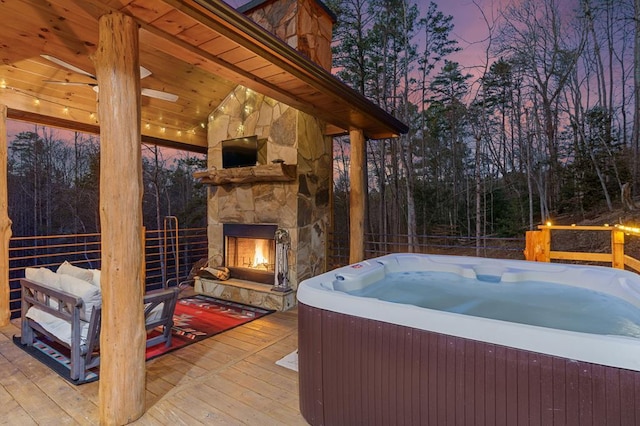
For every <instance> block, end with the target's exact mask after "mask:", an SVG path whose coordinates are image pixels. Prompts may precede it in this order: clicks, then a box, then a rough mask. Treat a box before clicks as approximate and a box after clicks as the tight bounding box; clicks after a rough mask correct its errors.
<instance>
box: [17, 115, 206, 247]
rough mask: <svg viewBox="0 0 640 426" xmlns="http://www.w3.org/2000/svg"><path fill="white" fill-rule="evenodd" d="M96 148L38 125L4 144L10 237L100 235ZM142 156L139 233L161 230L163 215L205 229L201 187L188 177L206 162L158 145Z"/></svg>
mask: <svg viewBox="0 0 640 426" xmlns="http://www.w3.org/2000/svg"><path fill="white" fill-rule="evenodd" d="M67 135H72V136H71V137H70V138H69V137H68V136H67ZM99 148H100V146H99V142H98V138H97V137H96V136H94V135H87V134H83V133H77V132H73V133H72V132H61V131H59V130H57V129H53V128H48V127H42V126H37V125H34V126H33V130H30V131H22V132H20V133H18V134H16V135H15V137H13V138H12V139H11V140H9V161H8V186H9V215H10V217H11V219H12V221H13V224H12V230H13V235H14V237H19V236H40V235H64V234H83V233H94V232H99V231H100V221H99V219H100V212H99V210H98V204H99V181H100V150H99ZM142 154H143V162H142V170H143V172H142V176H143V184H144V196H143V223H144V226H145V227H146V228H147V229H152V230H155V229H162V228H163V220H164V217H165V216H176V217H177V218H178V222H179V224H180V227H181V228H192V227H204V226H206V217H207V213H206V187H205V186H204V185H202V184H200V183H199V182H198V181H197V180H196V179H194V178H193V172H194V171H196V170H202V169H203V168H206V160H205V159H204V156H202V155H198V154H190V153H186V152H180V153H173V152H171V150H167V149H162V148H159V147H157V146H155V145H143V146H142ZM174 154H175V155H174Z"/></svg>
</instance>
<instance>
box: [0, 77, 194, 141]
mask: <svg viewBox="0 0 640 426" xmlns="http://www.w3.org/2000/svg"><path fill="white" fill-rule="evenodd" d="M0 89H5V90H11V91H13V92H15V93H18V94H20V95H22V96H27V97H29V98H32V99H33V104H34V105H36V106H40V104H41V102H46V103H47V104H50V105H55V106H58V107H61V108H62V111H63V113H64V114H69V113H70V111H71V110H72V109H73V110H74V111H80V112H83V113H86V114H87V115H88V116H89V119H91V120H93V121H95V122H97V114H96V113H95V112H94V111H90V110H86V109H83V108H77V107H73V108H70V107H69V106H68V105H66V104H63V103H61V102H58V101H56V100H51V99H40V97H39V96H36V95H34V94H33V93H30V92H28V91H25V90H22V89H19V88H17V87H12V86H8V85H7V84H6V80H4V79H0ZM199 127H201V128H203V129H206V124H205V123H199V124H197V125H196V126H194V127H192V128H190V129H184V128H178V127H172V126H167V125H163V126H159V127H158V129H159V131H160V132H162V133H166V131H167V129H171V130H175V131H176V134H177V135H178V136H183V135H184V134H187V135H195V134H196V130H197V129H198V128H199ZM144 128H145V129H147V130H153V129H152V125H151V124H150V123H149V122H146V123H145V125H144Z"/></svg>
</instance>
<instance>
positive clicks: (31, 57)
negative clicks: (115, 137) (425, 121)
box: [0, 0, 406, 152]
mask: <svg viewBox="0 0 640 426" xmlns="http://www.w3.org/2000/svg"><path fill="white" fill-rule="evenodd" d="M113 11H120V12H122V13H126V14H128V15H131V16H133V17H134V18H135V19H136V20H137V22H138V23H139V25H140V64H141V66H143V67H145V68H146V69H148V70H149V71H151V75H149V76H148V77H146V78H144V79H143V80H142V81H141V85H142V87H143V88H147V89H153V90H157V91H163V92H168V93H171V94H175V95H177V96H178V100H177V101H176V102H169V101H166V100H161V99H156V98H151V97H147V96H142V133H143V138H145V139H146V140H150V141H155V142H159V143H161V144H165V145H173V146H178V147H182V148H186V149H190V150H194V151H200V152H204V151H205V148H206V146H207V139H206V129H205V127H206V123H207V120H208V116H209V114H210V113H211V112H212V111H214V110H215V109H216V108H217V106H218V105H220V104H221V103H222V101H223V100H224V99H225V98H226V96H228V95H229V93H230V92H231V91H232V90H233V88H234V87H236V86H237V85H244V86H246V87H248V88H250V89H253V90H255V91H257V92H260V93H263V94H265V95H268V96H270V97H272V98H274V99H276V100H279V101H282V102H285V103H287V104H288V105H291V106H293V107H295V108H297V109H299V110H302V111H305V112H307V113H309V114H313V115H315V116H318V117H320V118H322V119H323V120H325V121H326V122H327V134H329V135H337V134H340V133H345V132H346V131H348V130H350V129H353V128H357V129H363V130H364V132H365V134H366V135H367V136H368V137H371V138H385V137H393V136H396V135H398V134H399V133H403V132H406V126H405V125H404V124H402V123H401V122H399V121H398V120H396V119H395V118H393V117H392V116H391V115H389V114H387V113H386V112H384V111H383V110H381V109H380V108H378V107H377V106H375V105H374V104H372V103H371V102H369V101H368V100H366V99H365V98H364V97H362V96H360V95H359V94H358V93H356V92H355V91H353V90H351V89H350V88H348V87H347V86H345V85H344V84H342V83H341V82H339V81H338V80H337V79H336V78H334V77H333V76H332V75H331V74H330V73H328V72H327V71H325V70H324V69H322V68H320V67H319V66H317V65H315V64H314V63H312V62H311V61H309V60H308V59H306V58H305V57H303V56H301V55H299V54H298V53H297V52H296V51H295V50H293V49H291V48H290V47H289V46H287V45H286V44H284V43H283V42H282V41H280V40H279V39H277V38H275V37H274V36H273V35H271V34H270V33H268V32H266V31H264V30H263V29H262V28H261V27H259V26H257V25H256V24H255V23H253V22H252V21H250V20H249V19H248V18H246V17H245V16H243V15H241V14H240V13H238V12H236V11H235V10H233V9H232V8H230V7H229V6H228V5H226V4H225V3H224V2H222V1H220V0H103V1H99V0H47V1H44V0H10V1H3V2H0V16H2V25H1V26H0V40H1V47H0V58H1V59H2V65H1V66H0V102H1V103H3V104H5V105H7V106H8V108H9V117H10V118H17V119H23V120H29V121H36V122H40V123H43V124H50V125H58V126H61V127H67V128H70V129H77V130H81V131H94V132H97V131H98V125H99V123H98V119H97V116H96V93H95V91H94V90H93V88H92V87H91V85H92V84H95V80H93V79H92V78H91V77H90V76H87V75H84V74H82V73H79V72H74V71H72V70H69V69H68V68H65V67H63V66H61V65H59V64H56V63H54V62H52V61H51V60H48V59H45V58H44V57H43V56H41V55H49V56H51V57H54V58H57V59H59V60H62V61H64V62H66V63H68V64H71V65H73V66H75V67H77V68H79V69H81V70H84V71H86V72H87V73H88V74H94V73H95V68H94V65H93V62H92V60H91V55H92V54H93V53H94V51H95V49H96V46H97V43H98V18H99V17H100V16H102V15H103V14H105V13H109V12H113ZM50 81H63V82H74V83H76V82H77V83H88V84H87V85H62V84H54V83H51V82H50Z"/></svg>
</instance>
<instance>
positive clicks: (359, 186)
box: [349, 129, 367, 263]
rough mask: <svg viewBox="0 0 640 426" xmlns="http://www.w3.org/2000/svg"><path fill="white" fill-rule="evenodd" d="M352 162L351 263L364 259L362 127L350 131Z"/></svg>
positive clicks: (363, 158)
mask: <svg viewBox="0 0 640 426" xmlns="http://www.w3.org/2000/svg"><path fill="white" fill-rule="evenodd" d="M349 137H350V139H351V164H350V165H349V182H350V186H351V188H350V191H349V263H356V262H360V261H361V260H364V213H365V212H364V209H365V203H366V196H367V182H365V180H364V176H365V174H364V168H365V167H366V164H365V140H364V132H363V131H362V130H361V129H353V130H351V131H350V132H349Z"/></svg>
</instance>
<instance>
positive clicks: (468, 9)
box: [224, 0, 511, 68]
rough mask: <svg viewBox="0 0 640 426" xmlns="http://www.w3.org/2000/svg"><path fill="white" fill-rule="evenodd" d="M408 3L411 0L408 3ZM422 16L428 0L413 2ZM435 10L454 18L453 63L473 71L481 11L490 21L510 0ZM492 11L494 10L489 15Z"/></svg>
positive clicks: (458, 1) (449, 3)
mask: <svg viewBox="0 0 640 426" xmlns="http://www.w3.org/2000/svg"><path fill="white" fill-rule="evenodd" d="M224 1H225V2H226V3H227V4H229V5H230V6H232V7H239V6H242V5H243V4H246V3H247V2H248V1H247V0H224ZM410 1H411V0H410ZM413 2H414V3H415V4H417V5H418V7H420V9H421V10H422V12H423V13H425V12H426V10H427V7H428V6H429V3H430V1H429V0H413ZM433 2H434V3H435V4H437V5H438V9H439V10H440V11H442V13H444V14H445V15H451V16H453V25H454V31H453V38H455V39H456V40H458V43H459V45H460V47H462V48H463V50H464V51H465V53H464V54H459V55H456V56H454V57H452V58H451V59H452V60H455V61H457V62H460V64H461V65H462V66H463V67H466V68H467V67H468V68H473V67H476V66H479V65H481V64H482V63H483V62H484V49H485V44H484V42H483V41H484V40H485V39H486V38H487V35H488V30H487V25H486V23H485V22H484V20H483V17H482V13H481V11H480V9H482V10H483V11H484V13H485V14H486V17H487V19H488V20H489V21H491V20H493V19H494V18H495V16H497V14H496V12H495V10H497V8H498V7H499V6H501V5H506V4H509V3H511V1H510V0H476V1H475V3H476V4H474V1H473V0H433ZM492 10H494V12H493V15H492Z"/></svg>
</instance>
